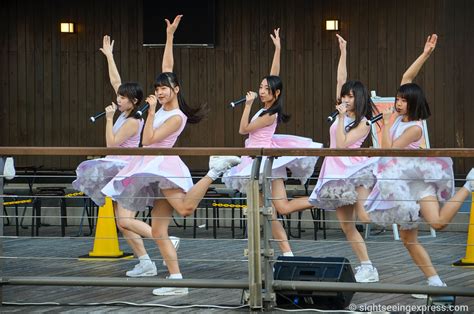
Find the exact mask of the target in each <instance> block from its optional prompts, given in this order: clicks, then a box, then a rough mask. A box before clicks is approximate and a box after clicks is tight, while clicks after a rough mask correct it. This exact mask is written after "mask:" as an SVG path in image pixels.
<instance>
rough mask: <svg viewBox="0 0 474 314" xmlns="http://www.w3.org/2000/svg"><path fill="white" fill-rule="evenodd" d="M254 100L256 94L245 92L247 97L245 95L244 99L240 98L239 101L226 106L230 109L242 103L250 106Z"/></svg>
mask: <svg viewBox="0 0 474 314" xmlns="http://www.w3.org/2000/svg"><path fill="white" fill-rule="evenodd" d="M252 96H253V97H252ZM255 98H257V93H255V92H247V95H245V97H242V98H240V99H237V100H234V101H231V102H230V104H229V105H228V106H229V107H231V108H235V107H237V106H240V105H242V104H243V103H245V104H246V105H249V106H250V105H251V104H252V103H253V101H254V100H255Z"/></svg>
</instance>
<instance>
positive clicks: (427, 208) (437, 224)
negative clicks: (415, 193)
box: [419, 187, 471, 230]
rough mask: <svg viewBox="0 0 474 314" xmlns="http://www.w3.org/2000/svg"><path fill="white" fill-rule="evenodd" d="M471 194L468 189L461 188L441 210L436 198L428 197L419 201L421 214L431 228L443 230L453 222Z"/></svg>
mask: <svg viewBox="0 0 474 314" xmlns="http://www.w3.org/2000/svg"><path fill="white" fill-rule="evenodd" d="M469 194H471V192H470V191H469V190H468V189H466V188H465V187H462V188H460V189H459V190H458V191H457V192H456V194H454V196H453V197H452V198H451V199H450V200H449V201H447V202H446V203H445V204H444V205H443V207H441V209H440V208H439V202H438V199H437V198H436V197H435V196H427V197H425V198H423V199H421V200H420V201H419V204H420V211H421V214H422V215H423V218H424V219H425V220H426V221H427V222H428V223H429V224H430V226H431V227H433V228H434V229H436V230H441V229H443V228H445V227H446V226H447V225H448V224H449V223H450V222H451V220H452V219H453V217H454V216H455V215H456V214H457V212H458V211H459V208H461V206H462V204H463V202H464V201H465V200H466V198H467V197H468V196H469Z"/></svg>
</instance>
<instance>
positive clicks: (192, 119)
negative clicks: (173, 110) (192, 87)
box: [154, 72, 209, 123]
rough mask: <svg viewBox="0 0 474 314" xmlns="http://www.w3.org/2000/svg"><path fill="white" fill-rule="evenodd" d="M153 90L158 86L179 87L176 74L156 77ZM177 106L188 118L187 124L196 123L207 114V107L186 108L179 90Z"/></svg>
mask: <svg viewBox="0 0 474 314" xmlns="http://www.w3.org/2000/svg"><path fill="white" fill-rule="evenodd" d="M154 86H155V89H156V88H157V87H160V86H167V87H169V88H171V89H173V88H175V87H176V86H180V85H179V82H178V78H177V77H176V74H174V73H173V72H163V73H161V74H159V75H158V76H157V77H156V80H155V84H154ZM177 97H178V104H179V109H181V111H182V112H183V113H184V114H185V115H186V117H188V122H189V123H198V122H199V121H201V120H202V119H203V118H204V117H205V116H206V115H207V113H208V111H209V109H208V107H207V105H200V106H199V107H197V108H192V107H190V106H188V104H187V103H186V101H185V100H184V97H183V91H182V90H181V89H180V90H179V92H178V94H177Z"/></svg>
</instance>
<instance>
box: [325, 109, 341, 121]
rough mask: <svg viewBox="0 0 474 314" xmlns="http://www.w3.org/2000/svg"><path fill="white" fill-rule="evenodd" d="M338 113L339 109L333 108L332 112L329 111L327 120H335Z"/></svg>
mask: <svg viewBox="0 0 474 314" xmlns="http://www.w3.org/2000/svg"><path fill="white" fill-rule="evenodd" d="M338 114H339V111H337V110H335V111H334V112H333V113H331V114H330V115H329V116H328V118H327V121H328V122H333V121H334V120H336V117H337V115H338Z"/></svg>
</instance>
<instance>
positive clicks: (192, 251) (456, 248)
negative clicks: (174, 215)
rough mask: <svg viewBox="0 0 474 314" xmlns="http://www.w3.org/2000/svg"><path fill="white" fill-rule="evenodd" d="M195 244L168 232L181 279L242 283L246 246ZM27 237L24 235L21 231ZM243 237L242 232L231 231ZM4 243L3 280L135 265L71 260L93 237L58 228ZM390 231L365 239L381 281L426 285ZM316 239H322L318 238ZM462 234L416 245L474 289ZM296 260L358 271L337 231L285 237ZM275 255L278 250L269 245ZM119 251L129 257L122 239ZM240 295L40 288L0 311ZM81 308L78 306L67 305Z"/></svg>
mask: <svg viewBox="0 0 474 314" xmlns="http://www.w3.org/2000/svg"><path fill="white" fill-rule="evenodd" d="M198 231H199V232H198V238H197V239H193V238H192V228H188V229H186V230H183V229H182V228H176V227H174V228H172V229H171V234H172V235H175V236H179V237H181V238H182V239H181V246H180V248H179V258H180V266H181V270H182V273H183V275H184V276H185V278H190V279H191V278H192V279H209V278H216V279H245V278H247V276H248V271H247V261H246V258H245V257H244V256H243V251H244V248H245V247H246V241H245V240H244V239H231V236H230V231H229V229H228V228H220V229H218V234H217V235H218V239H212V232H211V229H209V230H203V229H199V230H198ZM23 232H24V233H26V234H27V233H28V231H23ZM76 232H77V227H68V230H67V234H68V235H74V234H75V233H76ZM237 233H238V234H239V235H240V236H241V235H242V233H241V231H240V229H238V232H237ZM13 234H14V228H12V227H11V226H7V227H5V235H6V236H9V235H13ZM26 234H25V235H24V236H21V237H19V238H17V237H7V238H5V239H4V241H3V247H4V256H5V257H6V258H5V259H4V260H3V276H5V277H9V276H65V277H67V276H71V277H76V276H83V277H86V276H93V277H95V276H98V277H116V278H124V280H125V279H126V277H125V272H126V271H127V270H129V269H131V268H132V267H133V265H134V264H135V263H136V261H135V260H117V261H82V260H78V259H77V257H78V256H80V255H84V254H87V253H88V252H89V251H90V250H91V249H92V244H93V238H91V237H72V236H69V237H64V238H61V237H60V236H59V234H60V230H59V228H58V227H41V229H40V237H35V238H31V237H29V236H27V235H26ZM390 235H391V232H386V233H385V234H384V235H378V236H372V237H370V239H369V240H368V241H367V245H368V248H369V254H370V257H371V260H372V261H373V262H374V264H375V265H376V267H377V268H378V271H379V274H380V282H381V283H395V284H406V285H422V284H424V283H425V279H424V277H423V275H422V273H421V272H420V271H419V270H418V268H417V267H416V266H415V265H414V264H413V262H412V261H411V259H410V257H409V256H408V253H407V252H406V250H405V248H404V247H403V245H402V244H401V242H399V241H394V240H393V239H392V238H391V237H390ZM318 236H319V237H322V233H321V232H319V234H318ZM466 236H467V234H466V233H453V232H449V233H448V232H439V233H438V236H437V237H436V238H422V239H420V241H422V243H423V244H424V245H425V248H426V249H427V250H428V252H429V253H430V255H431V258H432V260H433V264H434V265H435V267H436V268H437V269H438V272H439V274H440V276H441V278H442V279H443V281H445V282H446V283H447V284H448V285H449V286H453V287H454V286H456V287H473V286H474V269H468V268H459V267H452V266H451V263H452V262H453V261H456V260H458V259H459V258H461V257H464V254H465V242H466ZM146 246H147V249H148V252H149V254H150V256H151V257H152V258H153V259H156V264H157V266H158V278H164V277H165V276H166V275H167V272H166V270H165V267H164V266H162V263H161V260H160V255H159V252H158V249H157V248H156V246H155V245H154V243H153V242H152V241H150V240H148V241H146ZM291 246H292V248H293V251H294V253H295V255H301V256H318V257H322V256H344V257H347V258H348V259H349V260H350V261H351V262H352V267H355V266H357V264H356V262H355V261H356V258H355V256H354V254H353V253H352V250H351V248H350V246H349V244H348V243H347V242H346V241H345V238H344V236H343V234H342V231H340V230H329V231H328V235H327V239H326V240H318V241H314V240H313V231H312V230H310V229H308V230H305V232H303V233H302V239H291ZM274 247H275V249H276V251H277V253H278V252H279V251H278V249H277V245H276V243H275V244H274ZM121 248H122V250H124V251H128V248H127V245H126V243H125V242H124V241H123V240H121ZM241 293H242V291H241V290H224V289H190V293H189V295H187V296H181V297H176V296H167V297H156V296H154V295H152V293H151V289H150V288H118V287H114V288H110V287H53V286H48V287H40V286H4V287H3V302H4V306H3V307H2V308H1V309H0V312H2V313H5V312H22V313H23V312H30V311H34V312H51V311H53V312H69V311H71V312H77V311H79V312H90V311H99V312H109V311H110V312H117V311H119V312H129V311H133V312H136V311H140V312H156V311H160V312H162V311H179V312H193V313H194V312H198V313H199V312H202V313H206V312H209V311H212V312H219V313H221V312H235V311H238V312H248V309H247V308H244V309H235V310H224V309H209V308H181V309H167V308H154V307H145V306H139V307H132V306H131V305H130V306H127V305H123V304H121V305H115V306H113V305H109V306H105V305H100V304H96V305H90V306H87V305H85V304H87V303H109V304H110V303H113V302H118V301H120V302H129V303H134V304H164V305H168V306H173V305H190V304H197V305H209V304H210V305H226V306H239V305H240V304H241ZM46 302H57V303H60V304H62V305H61V306H54V305H41V306H18V305H11V304H12V303H46ZM70 303H80V304H81V305H79V306H67V305H65V304H70ZM352 303H355V304H357V305H361V304H376V305H379V304H380V305H396V304H400V305H409V304H411V305H423V304H425V303H426V301H425V300H419V299H414V298H412V297H411V296H410V295H396V294H375V293H356V294H355V295H354V297H353V299H352ZM456 304H457V305H461V304H462V305H467V306H468V307H469V309H471V308H472V310H471V311H470V312H472V311H474V298H467V297H458V298H457V300H456Z"/></svg>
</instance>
